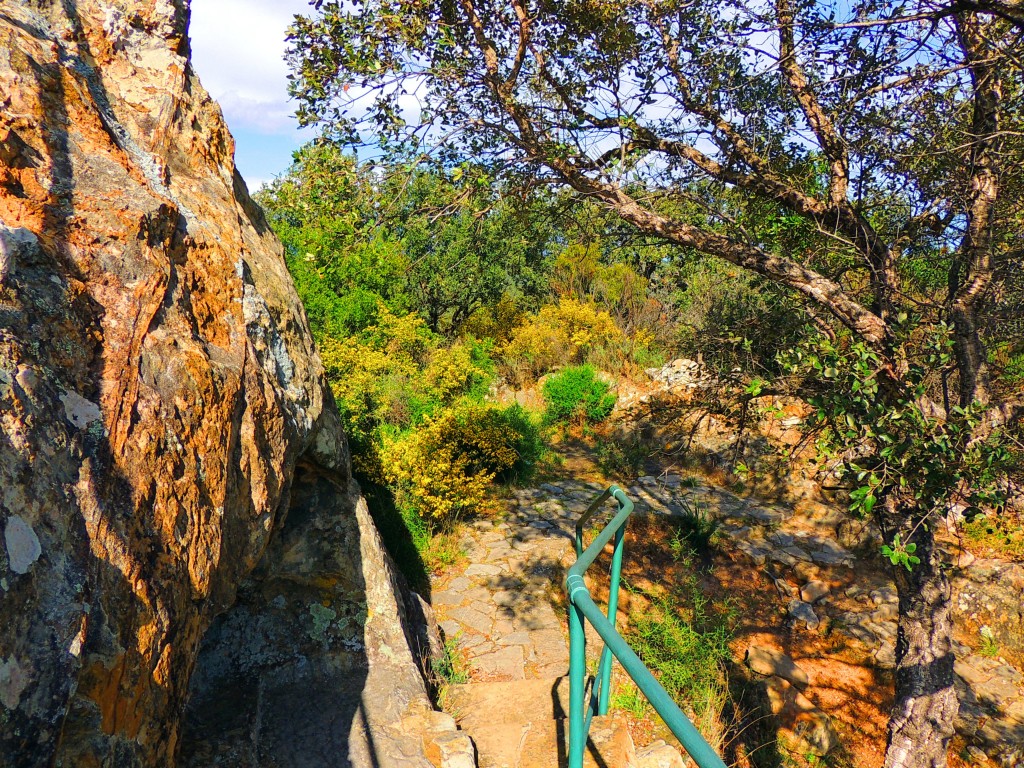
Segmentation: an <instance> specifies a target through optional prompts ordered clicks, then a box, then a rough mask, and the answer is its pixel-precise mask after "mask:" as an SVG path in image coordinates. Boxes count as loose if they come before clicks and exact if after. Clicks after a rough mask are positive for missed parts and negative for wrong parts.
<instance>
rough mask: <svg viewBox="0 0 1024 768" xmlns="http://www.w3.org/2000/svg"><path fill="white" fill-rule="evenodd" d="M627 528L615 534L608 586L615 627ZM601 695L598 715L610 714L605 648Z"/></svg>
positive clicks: (607, 651)
mask: <svg viewBox="0 0 1024 768" xmlns="http://www.w3.org/2000/svg"><path fill="white" fill-rule="evenodd" d="M625 534H626V526H622V527H621V528H619V530H618V532H617V533H616V534H615V552H614V554H613V555H612V572H611V581H610V582H609V585H608V621H610V622H611V624H612V627H615V625H616V623H617V622H616V620H617V619H618V610H619V580H620V578H621V576H622V551H623V550H624V549H625V546H624V544H623V541H624V540H625ZM600 691H601V694H600V698H599V700H598V704H597V714H599V715H607V714H608V701H609V699H610V697H611V692H612V652H611V648H609V647H607V645H606V646H605V649H604V652H603V653H602V654H601V688H600Z"/></svg>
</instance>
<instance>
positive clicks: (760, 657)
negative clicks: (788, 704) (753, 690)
mask: <svg viewBox="0 0 1024 768" xmlns="http://www.w3.org/2000/svg"><path fill="white" fill-rule="evenodd" d="M746 664H747V666H748V667H749V668H750V669H752V670H753V671H754V672H757V674H759V675H765V676H766V677H770V676H775V677H781V678H782V679H783V680H787V681H789V682H790V683H792V684H793V685H795V686H796V687H797V688H800V689H804V688H806V687H807V685H808V684H809V682H810V680H809V679H808V677H807V672H805V671H804V670H802V669H800V667H799V666H797V664H796V662H795V661H793V659H792V658H791V657H789V656H787V655H786V654H784V653H782V652H781V651H776V650H774V649H772V648H765V647H763V646H759V645H751V646H750V647H749V648H747V653H746Z"/></svg>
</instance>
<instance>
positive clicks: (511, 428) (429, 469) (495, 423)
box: [381, 401, 541, 523]
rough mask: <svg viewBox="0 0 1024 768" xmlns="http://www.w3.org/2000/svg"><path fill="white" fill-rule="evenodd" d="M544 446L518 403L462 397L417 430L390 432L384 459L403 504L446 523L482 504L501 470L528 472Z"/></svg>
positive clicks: (505, 473) (508, 473) (386, 472)
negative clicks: (496, 403)
mask: <svg viewBox="0 0 1024 768" xmlns="http://www.w3.org/2000/svg"><path fill="white" fill-rule="evenodd" d="M540 450H541V444H540V439H539V433H538V430H537V427H536V425H534V424H533V423H532V422H531V419H530V418H529V417H528V416H527V414H526V413H525V412H524V411H523V409H522V408H521V407H519V406H518V405H513V406H511V407H509V408H507V409H502V408H498V407H495V406H490V405H485V404H481V403H474V402H472V401H463V402H460V403H459V404H457V405H456V406H454V407H451V408H447V409H444V410H441V411H440V412H439V413H438V414H437V415H436V416H425V417H424V419H423V422H422V425H421V426H419V427H418V428H416V429H409V430H405V431H402V432H396V433H392V434H385V436H384V438H383V447H382V450H381V458H382V462H381V463H382V466H383V472H384V476H385V477H386V478H387V480H388V482H389V483H390V484H391V485H392V487H394V488H395V489H396V492H397V494H398V498H399V503H400V505H406V506H408V507H410V508H412V509H414V510H416V512H417V513H418V515H419V517H420V518H423V519H426V520H428V521H431V522H441V523H444V522H447V521H451V520H453V519H455V518H457V517H459V516H462V515H465V514H468V513H472V512H476V511H478V510H479V509H481V508H482V506H483V505H484V502H485V501H486V498H487V489H488V488H489V486H490V484H491V483H492V481H494V480H495V479H496V478H497V477H498V476H499V475H502V476H505V477H511V476H517V475H518V476H522V475H525V474H527V473H529V472H530V471H531V470H532V468H533V466H534V465H535V463H536V461H537V459H538V457H539V454H540Z"/></svg>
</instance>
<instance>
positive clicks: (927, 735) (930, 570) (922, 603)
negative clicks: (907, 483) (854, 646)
mask: <svg viewBox="0 0 1024 768" xmlns="http://www.w3.org/2000/svg"><path fill="white" fill-rule="evenodd" d="M918 519H919V518H918ZM912 520H913V516H909V515H907V516H902V523H901V524H899V525H898V526H893V527H888V526H886V528H888V530H889V531H894V530H901V529H902V538H903V540H904V541H913V542H914V543H915V544H917V550H916V552H915V553H914V554H915V555H916V556H917V557H919V558H920V559H921V562H920V563H918V564H916V565H914V566H913V569H912V570H910V571H908V570H907V569H906V568H905V567H903V566H896V567H895V574H894V575H895V580H896V590H897V592H898V594H899V601H900V602H899V629H898V632H897V635H896V703H895V704H894V706H893V711H892V716H891V717H890V719H889V738H888V746H887V749H886V753H885V768H945V765H946V753H947V750H948V748H949V742H950V739H951V738H952V737H953V722H954V720H955V718H956V715H957V711H958V709H959V707H960V704H959V702H958V701H957V695H956V689H955V688H954V687H953V638H952V630H953V625H952V622H951V620H950V583H949V579H948V578H947V577H946V574H945V572H944V571H943V570H942V567H941V565H940V563H939V560H938V557H937V553H936V552H935V538H934V535H933V532H932V530H931V528H929V527H928V526H927V524H922V525H920V526H918V527H917V529H916V530H913V527H912V525H911V524H910V523H911V521H912Z"/></svg>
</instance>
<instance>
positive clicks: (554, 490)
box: [538, 483, 563, 496]
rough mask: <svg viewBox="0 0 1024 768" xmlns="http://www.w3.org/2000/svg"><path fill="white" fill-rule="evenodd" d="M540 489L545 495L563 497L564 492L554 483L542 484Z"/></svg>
mask: <svg viewBox="0 0 1024 768" xmlns="http://www.w3.org/2000/svg"><path fill="white" fill-rule="evenodd" d="M538 488H540V490H542V491H544V492H545V493H550V494H551V495H552V496H561V495H562V493H563V490H562V489H561V488H560V487H559V486H557V485H555V484H554V483H541V484H540V485H539V486H538Z"/></svg>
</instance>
